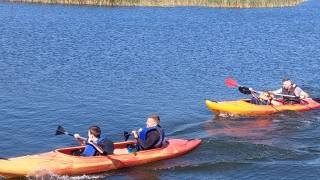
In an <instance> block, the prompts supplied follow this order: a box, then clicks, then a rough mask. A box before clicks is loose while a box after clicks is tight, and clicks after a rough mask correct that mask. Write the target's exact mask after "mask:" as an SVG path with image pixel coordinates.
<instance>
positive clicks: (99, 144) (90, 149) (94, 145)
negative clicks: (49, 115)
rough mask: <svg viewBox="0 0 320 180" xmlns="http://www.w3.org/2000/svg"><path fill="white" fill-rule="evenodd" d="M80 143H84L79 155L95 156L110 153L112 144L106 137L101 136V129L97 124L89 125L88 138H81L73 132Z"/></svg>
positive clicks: (112, 147) (112, 148)
mask: <svg viewBox="0 0 320 180" xmlns="http://www.w3.org/2000/svg"><path fill="white" fill-rule="evenodd" d="M74 138H75V139H77V140H78V141H79V143H80V145H85V149H84V150H83V152H81V154H80V155H81V156H96V155H107V154H112V153H113V150H114V145H113V143H112V141H110V140H109V139H107V138H106V137H102V138H101V129H100V128H99V127H98V126H91V127H89V129H88V138H87V139H86V138H83V137H81V136H80V135H79V134H74Z"/></svg>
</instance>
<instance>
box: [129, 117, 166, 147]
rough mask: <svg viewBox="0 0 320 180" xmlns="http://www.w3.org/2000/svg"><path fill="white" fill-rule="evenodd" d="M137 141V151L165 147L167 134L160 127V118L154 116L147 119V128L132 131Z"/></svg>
mask: <svg viewBox="0 0 320 180" xmlns="http://www.w3.org/2000/svg"><path fill="white" fill-rule="evenodd" d="M132 134H133V136H134V138H135V139H136V140H137V150H138V151H139V150H148V149H153V148H160V147H162V146H163V145H164V142H165V140H164V139H165V134H164V130H163V129H162V127H161V126H160V117H159V116H158V115H152V116H150V117H149V118H148V119H147V122H146V127H145V128H143V129H140V130H139V131H132Z"/></svg>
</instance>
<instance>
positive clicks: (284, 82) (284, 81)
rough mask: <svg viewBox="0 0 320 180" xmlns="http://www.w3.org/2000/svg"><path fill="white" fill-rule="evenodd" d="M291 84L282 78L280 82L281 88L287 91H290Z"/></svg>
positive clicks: (288, 80)
mask: <svg viewBox="0 0 320 180" xmlns="http://www.w3.org/2000/svg"><path fill="white" fill-rule="evenodd" d="M292 84H293V83H292V81H291V80H290V79H288V78H284V79H283V80H282V87H283V88H284V89H287V90H288V89H290V88H291V87H292Z"/></svg>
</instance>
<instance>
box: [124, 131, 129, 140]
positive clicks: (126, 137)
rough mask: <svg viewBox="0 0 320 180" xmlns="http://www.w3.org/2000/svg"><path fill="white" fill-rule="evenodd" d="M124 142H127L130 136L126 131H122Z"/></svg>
mask: <svg viewBox="0 0 320 180" xmlns="http://www.w3.org/2000/svg"><path fill="white" fill-rule="evenodd" d="M123 136H124V141H128V139H129V137H130V136H131V133H129V132H127V131H123Z"/></svg>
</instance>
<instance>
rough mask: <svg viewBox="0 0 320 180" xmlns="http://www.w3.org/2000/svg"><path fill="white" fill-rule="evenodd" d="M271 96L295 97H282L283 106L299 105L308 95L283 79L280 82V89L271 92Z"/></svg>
mask: <svg viewBox="0 0 320 180" xmlns="http://www.w3.org/2000/svg"><path fill="white" fill-rule="evenodd" d="M270 93H272V94H275V95H276V94H284V95H291V96H295V97H285V96H284V97H283V101H284V104H296V103H300V102H301V101H300V100H301V99H306V98H309V94H308V93H306V92H305V91H303V90H302V89H301V88H300V87H298V86H297V85H296V84H294V83H293V82H292V81H291V80H290V79H288V78H285V79H283V80H282V88H280V89H278V90H275V91H271V92H270Z"/></svg>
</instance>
